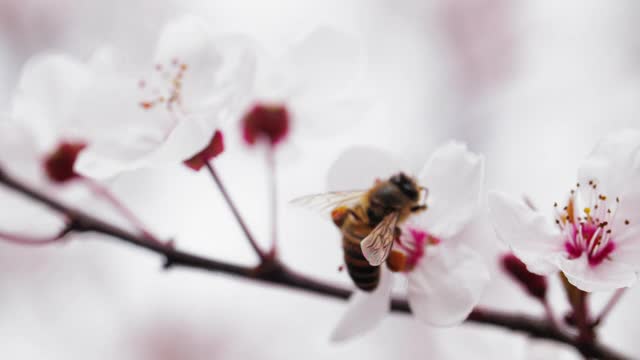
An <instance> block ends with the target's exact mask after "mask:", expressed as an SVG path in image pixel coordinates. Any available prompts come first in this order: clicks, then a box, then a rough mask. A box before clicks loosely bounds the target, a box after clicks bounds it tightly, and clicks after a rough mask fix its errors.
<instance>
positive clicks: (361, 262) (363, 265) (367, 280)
mask: <svg viewBox="0 0 640 360" xmlns="http://www.w3.org/2000/svg"><path fill="white" fill-rule="evenodd" d="M363 238H364V237H363ZM361 241H362V239H361V238H359V237H357V236H354V234H349V233H347V232H346V231H343V236H342V248H343V250H344V263H345V264H346V266H347V272H348V273H349V276H350V277H351V279H352V280H353V282H354V284H356V286H357V287H358V288H360V289H361V290H364V291H373V290H374V289H375V288H376V287H377V286H378V282H380V267H375V266H371V265H369V262H368V261H367V259H365V258H364V255H363V254H362V250H361V249H360V242H361Z"/></svg>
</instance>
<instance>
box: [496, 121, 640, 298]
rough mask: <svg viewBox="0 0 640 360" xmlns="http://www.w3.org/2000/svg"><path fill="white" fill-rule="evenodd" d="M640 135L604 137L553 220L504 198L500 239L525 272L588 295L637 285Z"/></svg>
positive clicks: (499, 207)
mask: <svg viewBox="0 0 640 360" xmlns="http://www.w3.org/2000/svg"><path fill="white" fill-rule="evenodd" d="M639 149H640V132H637V131H632V130H627V131H621V132H617V133H614V134H611V135H609V136H607V137H605V138H604V139H603V140H602V142H600V144H598V146H596V148H595V150H594V151H593V152H592V153H591V155H589V156H588V157H587V159H586V160H585V161H584V162H583V163H582V164H581V166H580V168H579V169H578V182H577V184H576V187H575V188H574V189H572V190H571V191H570V193H569V194H568V198H567V199H566V201H561V202H557V203H555V204H554V206H553V213H552V214H553V216H549V217H546V216H544V215H543V213H541V212H538V211H533V210H531V209H530V208H528V207H527V206H525V205H524V204H523V203H521V202H520V201H518V200H516V199H514V198H512V197H510V196H508V195H505V194H502V193H498V192H494V193H492V194H490V197H489V207H490V211H491V217H492V221H493V224H494V226H495V228H496V231H497V233H498V236H499V237H500V238H501V239H502V240H503V241H504V242H505V243H507V244H508V245H509V246H510V247H511V248H512V250H513V252H514V253H515V254H516V255H517V256H518V257H519V258H520V259H521V260H522V261H523V262H524V263H525V264H527V268H528V269H529V270H530V271H532V272H534V273H536V274H540V275H548V274H552V273H555V272H557V271H562V272H563V273H564V274H565V275H566V277H567V279H568V280H569V281H570V282H571V283H572V284H573V285H574V286H576V287H578V288H580V289H581V290H583V291H603V290H612V289H616V288H621V287H627V286H630V285H632V284H633V283H634V282H635V281H636V278H637V272H638V270H640V223H639V221H640V218H639V216H640V215H639V214H640V212H639V211H640V190H639V189H640V188H638V184H639V183H640V158H639V157H638V150H639Z"/></svg>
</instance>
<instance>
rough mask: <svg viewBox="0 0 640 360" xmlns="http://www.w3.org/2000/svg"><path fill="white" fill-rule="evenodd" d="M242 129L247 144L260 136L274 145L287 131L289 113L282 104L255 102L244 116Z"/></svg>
mask: <svg viewBox="0 0 640 360" xmlns="http://www.w3.org/2000/svg"><path fill="white" fill-rule="evenodd" d="M242 130H243V135H244V140H245V141H246V142H247V144H249V145H253V144H255V143H256V141H257V140H259V139H261V138H264V139H266V140H268V141H269V143H270V144H271V145H272V146H273V145H276V144H277V143H279V142H280V141H282V139H284V138H285V136H286V135H287V133H288V132H289V113H288V111H287V109H286V108H285V107H284V106H283V105H265V104H256V105H254V106H253V108H251V110H249V112H248V113H247V114H246V115H245V116H244V119H243V120H242Z"/></svg>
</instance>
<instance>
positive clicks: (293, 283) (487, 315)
mask: <svg viewBox="0 0 640 360" xmlns="http://www.w3.org/2000/svg"><path fill="white" fill-rule="evenodd" d="M0 184H4V185H5V186H7V187H9V188H11V189H13V190H15V191H17V192H19V193H21V194H23V195H24V196H26V197H28V198H30V199H32V200H35V201H37V202H39V203H42V204H44V205H46V206H48V207H49V208H51V209H52V210H55V211H57V212H59V213H61V214H64V215H65V216H67V218H68V219H69V220H70V224H69V226H70V229H71V231H75V232H96V233H100V234H104V235H109V236H111V237H113V238H115V239H119V240H121V241H124V242H126V243H129V244H131V245H135V246H138V247H141V248H144V249H147V250H150V251H152V252H154V253H157V254H159V255H161V256H163V257H164V258H165V264H164V267H165V268H166V269H169V268H172V267H176V266H182V267H188V268H194V269H200V270H205V271H211V272H221V273H225V274H229V275H232V276H236V277H239V278H243V279H249V280H253V281H257V282H263V283H268V284H274V285H278V286H284V287H288V288H293V289H298V290H303V291H307V292H311V293H315V294H318V295H323V296H327V297H333V298H337V299H342V300H346V299H348V298H349V296H350V295H351V293H352V291H351V290H349V289H347V288H344V287H340V286H337V285H332V284H329V283H326V282H322V281H318V280H315V279H312V278H310V277H307V276H304V275H302V274H298V273H297V272H295V271H293V270H291V269H289V268H288V267H286V266H285V265H284V264H282V263H281V262H280V261H279V260H277V258H266V259H265V260H263V261H262V262H261V264H260V265H259V266H257V267H255V268H252V267H246V266H239V265H234V264H230V263H227V262H222V261H218V260H214V259H210V258H205V257H202V256H199V255H195V254H191V253H188V252H184V251H180V250H177V249H175V248H174V247H173V246H170V245H165V244H161V243H158V242H157V241H154V240H153V239H148V238H146V237H145V236H144V235H137V234H133V233H131V232H129V231H127V230H124V229H121V228H119V227H116V226H114V225H112V224H109V223H107V222H104V221H102V220H100V219H98V218H96V217H94V216H92V215H90V214H88V213H85V212H83V211H80V210H77V209H74V208H71V207H68V206H66V205H64V204H62V203H61V202H59V201H57V200H55V199H54V198H52V197H49V196H47V195H46V194H43V193H41V192H40V191H38V190H36V189H34V188H32V187H30V186H28V185H26V184H23V183H21V182H20V181H18V180H17V179H15V178H13V177H11V176H9V175H8V174H6V173H5V172H4V171H3V170H2V169H0ZM391 310H392V311H394V312H399V313H405V314H408V313H410V312H411V310H410V308H409V304H408V303H407V301H406V300H405V299H394V300H393V301H392V303H391ZM467 322H469V323H475V324H483V325H493V326H497V327H501V328H504V329H509V330H513V331H518V332H522V333H524V334H527V335H529V336H531V337H534V338H539V339H546V340H552V341H556V342H559V343H564V344H567V345H570V346H573V347H574V348H575V349H576V350H578V351H579V352H580V353H581V354H582V355H583V356H584V357H585V358H599V359H613V360H616V359H619V360H624V359H629V358H628V357H626V356H624V355H621V354H619V353H617V352H615V351H614V350H612V349H609V348H608V347H606V346H604V345H602V344H599V343H596V342H590V343H583V342H580V341H579V340H577V339H576V338H574V337H572V336H571V335H569V334H567V333H565V332H562V331H561V330H559V329H557V328H555V327H554V326H553V324H551V323H550V322H549V321H547V320H544V319H538V318H534V317H531V316H527V315H520V314H509V313H505V312H501V311H496V310H489V309H476V310H474V311H473V312H472V313H471V314H470V315H469V317H468V319H467Z"/></svg>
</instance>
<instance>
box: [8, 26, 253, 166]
mask: <svg viewBox="0 0 640 360" xmlns="http://www.w3.org/2000/svg"><path fill="white" fill-rule="evenodd" d="M246 44H247V42H246V41H245V40H244V39H243V38H242V37H238V36H235V35H220V36H216V35H214V34H212V33H211V32H210V31H209V29H208V28H207V26H206V24H205V23H204V21H203V20H201V19H199V18H196V17H192V16H185V17H182V18H179V19H177V20H174V21H172V22H170V23H168V24H167V25H166V26H165V28H164V29H163V30H162V32H161V33H160V35H159V37H158V40H157V43H156V47H155V51H154V53H153V54H152V55H150V56H149V58H148V59H145V60H144V61H134V60H135V59H129V58H127V56H126V55H125V53H126V52H125V51H118V50H117V49H116V48H114V47H112V46H103V47H101V48H99V49H98V50H97V51H96V52H95V53H94V54H93V56H92V57H91V58H90V59H89V60H88V61H86V62H83V61H80V60H77V59H75V58H73V57H71V56H68V55H64V54H43V55H38V56H36V57H34V58H33V59H31V60H30V61H29V62H27V64H26V65H25V67H24V69H23V73H22V76H21V79H20V81H19V84H18V89H17V93H16V96H15V99H14V101H13V104H12V110H11V112H12V116H13V117H14V118H15V119H16V120H18V121H21V122H25V123H27V124H29V126H31V127H33V128H34V129H36V131H37V132H38V133H39V134H40V135H43V133H47V132H53V133H58V134H60V137H63V138H64V139H66V138H74V139H77V140H80V141H82V142H84V143H85V144H86V148H85V149H84V150H83V151H82V152H81V153H80V154H79V158H78V162H77V165H76V170H77V171H78V172H79V173H81V174H83V175H85V176H88V177H94V178H107V177H111V176H114V175H117V174H118V173H120V172H122V171H126V170H132V169H136V168H140V167H146V166H156V165H161V164H167V163H179V162H181V161H184V160H186V159H189V158H191V157H192V156H194V155H195V154H196V153H198V152H199V151H201V150H202V149H203V148H205V147H207V145H208V144H209V143H210V142H211V140H212V137H213V136H214V132H215V130H216V129H217V128H218V127H219V124H220V122H221V121H224V120H225V119H228V118H234V117H238V116H239V106H240V104H244V103H245V100H243V97H244V96H246V95H247V93H248V91H249V89H250V88H251V86H252V84H253V79H254V70H255V69H254V67H255V56H254V52H253V51H252V50H250V46H248V45H246ZM41 137H45V138H46V137H47V136H46V134H45V135H44V136H41Z"/></svg>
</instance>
